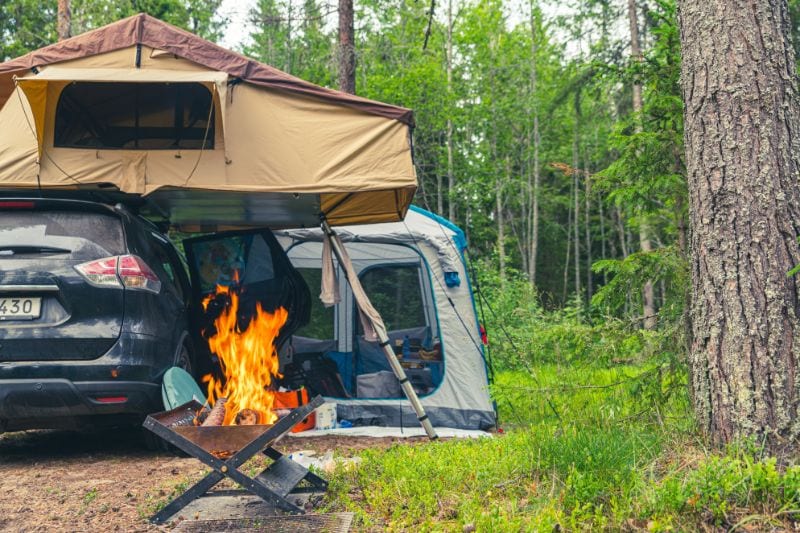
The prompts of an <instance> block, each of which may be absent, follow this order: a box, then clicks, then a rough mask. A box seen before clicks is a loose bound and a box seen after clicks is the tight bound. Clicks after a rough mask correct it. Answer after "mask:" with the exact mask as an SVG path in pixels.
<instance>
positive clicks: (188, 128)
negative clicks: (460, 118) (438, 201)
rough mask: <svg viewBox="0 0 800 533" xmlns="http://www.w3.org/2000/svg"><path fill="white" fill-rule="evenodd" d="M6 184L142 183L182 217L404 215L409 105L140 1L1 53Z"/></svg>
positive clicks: (200, 226)
mask: <svg viewBox="0 0 800 533" xmlns="http://www.w3.org/2000/svg"><path fill="white" fill-rule="evenodd" d="M0 106H2V109H0V188H17V187H25V188H67V189H75V188H90V189H91V188H101V189H104V190H119V191H122V192H124V193H128V194H134V195H142V196H144V197H145V198H147V199H148V201H149V204H150V206H151V207H152V208H153V209H154V210H155V211H156V212H159V213H160V214H162V215H163V216H165V217H167V218H169V219H170V220H171V222H172V223H173V224H175V225H177V226H179V227H181V228H183V229H185V230H189V231H209V230H214V229H221V228H226V227H232V226H239V227H241V226H263V225H269V226H271V227H297V226H310V225H314V226H316V225H318V224H319V214H320V213H322V214H324V215H325V216H326V217H327V219H328V221H329V222H330V223H331V224H332V225H338V224H352V223H371V222H383V221H394V220H401V219H402V218H403V216H405V213H406V210H407V208H408V205H409V204H410V202H411V199H412V197H413V195H414V192H415V190H416V186H417V180H416V175H415V171H414V166H413V162H412V155H411V138H410V131H411V127H412V125H413V116H412V113H411V111H410V110H408V109H404V108H400V107H395V106H391V105H388V104H383V103H380V102H374V101H370V100H367V99H364V98H360V97H357V96H354V95H350V94H345V93H341V92H338V91H334V90H331V89H326V88H323V87H319V86H316V85H314V84H311V83H308V82H306V81H303V80H300V79H298V78H295V77H292V76H290V75H288V74H285V73H283V72H281V71H279V70H277V69H275V68H273V67H270V66H268V65H264V64H262V63H258V62H256V61H253V60H251V59H248V58H246V57H244V56H241V55H239V54H236V53H234V52H230V51H228V50H225V49H223V48H221V47H219V46H217V45H215V44H213V43H210V42H208V41H205V40H203V39H201V38H199V37H197V36H195V35H193V34H191V33H188V32H185V31H183V30H180V29H178V28H175V27H174V26H171V25H169V24H166V23H164V22H161V21H159V20H157V19H154V18H152V17H149V16H147V15H144V14H141V15H136V16H134V17H130V18H127V19H124V20H122V21H119V22H117V23H114V24H110V25H108V26H105V27H103V28H100V29H97V30H94V31H91V32H88V33H85V34H82V35H79V36H77V37H73V38H72V39H68V40H65V41H62V42H59V43H56V44H53V45H51V46H48V47H45V48H42V49H39V50H36V51H33V52H31V53H29V54H27V55H25V56H22V57H20V58H17V59H13V60H11V61H8V62H5V63H0Z"/></svg>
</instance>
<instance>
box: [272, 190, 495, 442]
mask: <svg viewBox="0 0 800 533" xmlns="http://www.w3.org/2000/svg"><path fill="white" fill-rule="evenodd" d="M337 233H338V234H339V236H340V237H341V238H342V240H343V241H344V242H345V243H346V248H347V251H348V253H349V255H350V259H351V261H352V263H353V267H354V269H355V271H356V272H357V273H358V277H359V279H360V281H361V283H362V285H363V286H364V289H365V291H366V293H367V296H369V298H370V300H371V301H372V303H373V304H374V306H375V307H376V308H377V310H378V311H379V313H380V315H381V316H382V317H383V320H384V322H385V324H386V327H387V329H388V333H389V339H390V341H391V342H392V345H393V346H394V348H395V352H396V353H397V354H398V355H399V357H400V360H401V361H402V364H403V366H404V367H405V372H406V374H407V375H408V377H409V379H410V380H411V381H412V384H413V385H414V389H415V391H416V392H417V394H418V395H419V396H420V399H421V401H422V404H423V406H424V408H425V412H426V413H427V414H428V416H429V417H430V419H431V421H432V422H433V425H434V426H437V427H451V428H461V429H487V428H490V427H492V426H493V425H494V423H495V412H494V408H493V406H492V401H491V399H490V397H489V390H488V385H489V383H488V377H487V370H486V365H485V364H484V359H483V355H484V354H483V346H482V343H481V335H480V330H479V326H478V321H477V315H476V311H475V307H474V302H473V295H472V289H471V286H470V283H469V278H468V274H467V270H466V265H465V262H464V259H463V255H462V254H463V250H464V248H465V247H466V239H465V238H464V234H463V232H462V231H461V230H460V229H458V228H457V227H456V226H455V225H453V224H452V223H450V222H448V221H446V220H444V219H441V218H439V217H437V216H436V215H433V214H432V213H429V212H428V211H425V210H423V209H420V208H417V207H415V206H412V207H411V210H410V211H409V212H408V215H407V216H406V219H405V221H404V222H397V223H385V224H370V225H359V226H345V227H340V228H337ZM277 237H278V240H279V241H280V242H281V244H282V245H283V246H284V248H285V249H286V250H287V253H288V255H289V259H290V260H291V261H292V263H293V264H294V265H295V267H296V268H297V269H298V270H299V271H300V272H301V274H302V275H303V276H304V277H305V279H306V282H307V283H308V285H309V287H310V288H311V291H312V293H314V292H319V291H320V280H321V270H320V269H321V264H322V261H321V259H320V256H321V251H322V246H323V233H322V231H320V230H316V229H298V230H282V231H278V232H277ZM337 274H338V275H337V280H338V284H339V292H340V302H339V303H338V304H336V305H335V306H334V307H331V308H325V307H323V306H322V305H321V304H320V303H319V300H315V301H314V302H313V304H312V310H311V321H310V323H309V324H308V325H307V326H305V327H303V328H301V329H300V330H298V331H297V332H295V334H294V335H293V337H292V338H291V339H290V341H289V342H288V343H287V344H286V345H285V346H284V349H283V350H282V353H281V362H282V365H283V369H284V375H285V376H286V378H287V379H289V380H297V384H303V385H305V386H307V387H309V388H310V389H312V392H314V393H322V394H324V395H325V396H328V397H333V398H335V400H334V401H335V402H336V404H337V410H338V416H339V418H340V419H343V420H349V421H351V422H353V423H354V424H356V425H378V426H413V425H415V424H416V423H417V421H416V417H415V414H414V411H413V410H412V409H411V407H410V405H409V402H408V401H407V400H405V399H404V398H402V393H401V392H400V388H399V385H398V382H397V378H396V377H395V376H394V375H392V374H391V373H390V371H389V370H390V369H389V365H388V362H387V360H386V357H385V355H384V353H383V352H382V351H381V350H380V349H379V348H378V346H377V345H376V344H375V343H373V342H368V341H366V340H365V335H364V332H363V330H362V328H361V325H360V323H359V317H358V313H357V312H356V311H355V303H354V301H353V294H352V292H351V291H350V287H349V285H348V284H347V282H346V280H345V276H344V275H343V273H342V272H341V271H338V272H337Z"/></svg>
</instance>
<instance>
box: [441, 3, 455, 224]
mask: <svg viewBox="0 0 800 533" xmlns="http://www.w3.org/2000/svg"><path fill="white" fill-rule="evenodd" d="M447 106H448V108H449V109H451V110H452V109H453V108H454V106H453V0H448V1H447ZM454 187H455V183H454V180H453V117H452V111H451V112H450V113H448V114H447V218H449V219H450V221H451V222H453V223H455V222H456V204H455V197H454V195H453V188H454ZM439 214H440V215H441V214H443V213H442V212H441V211H440V212H439Z"/></svg>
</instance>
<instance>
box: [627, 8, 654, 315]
mask: <svg viewBox="0 0 800 533" xmlns="http://www.w3.org/2000/svg"><path fill="white" fill-rule="evenodd" d="M628 22H629V23H630V32H631V58H632V59H633V61H634V62H635V63H641V62H642V47H641V44H640V42H639V18H638V17H637V15H636V0H628ZM632 90H633V114H634V115H635V120H634V124H635V126H634V128H635V130H636V133H641V132H642V118H641V115H642V109H643V108H644V101H643V100H642V84H641V83H639V82H638V81H634V83H633V88H632ZM639 246H640V248H641V250H642V251H643V252H645V253H646V252H650V251H652V250H653V246H652V244H651V243H650V236H649V230H648V227H647V219H646V217H645V216H642V217H641V220H640V221H639ZM642 314H643V315H644V321H643V322H642V324H643V325H644V327H645V329H652V328H654V327H655V326H656V306H655V295H654V293H653V283H652V282H651V281H646V282H645V283H644V286H643V287H642Z"/></svg>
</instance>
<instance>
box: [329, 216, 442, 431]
mask: <svg viewBox="0 0 800 533" xmlns="http://www.w3.org/2000/svg"><path fill="white" fill-rule="evenodd" d="M320 225H321V227H322V231H323V232H325V236H326V238H327V239H328V241H329V242H330V245H331V249H332V250H333V253H334V255H335V256H336V260H337V261H339V266H341V267H342V269H343V270H344V271H345V273H346V274H347V282H348V283H349V284H350V287H351V288H352V289H353V294H354V295H355V294H357V293H359V292H360V293H362V294H364V291H363V287H362V286H361V280H359V279H358V275H357V274H356V272H355V270H354V269H353V265H352V264H351V263H350V259H349V257H348V256H347V252H346V251H345V250H344V248H343V247H342V246H341V244H340V241H339V240H338V239H337V238H336V232H334V231H333V228H331V225H330V224H328V221H327V219H325V218H324V217H322V218H321V222H320ZM364 300H365V301H360V300H359V298H356V304H357V305H358V308H359V309H360V310H361V311H362V313H363V314H364V316H366V317H367V319H368V320H369V321H370V322H371V323H372V327H373V329H374V330H375V333H377V335H378V345H379V346H380V347H381V349H382V350H383V353H384V355H386V359H387V360H388V361H389V366H391V367H392V371H393V372H394V375H395V376H397V379H398V380H399V381H400V386H401V387H402V389H403V392H404V393H405V395H406V398H408V401H409V402H410V403H411V407H413V409H414V412H416V413H417V420H419V423H420V424H421V425H422V428H423V429H424V430H425V433H427V434H428V438H430V439H431V440H435V439H438V438H439V436H438V435H437V434H436V430H435V429H433V425H432V424H431V421H430V419H429V418H428V415H427V414H425V408H424V407H422V402H420V401H419V396H417V393H416V391H414V387H412V386H411V382H410V381H409V380H408V376H407V375H406V371H405V370H404V369H403V367H402V365H400V361H398V360H397V356H396V355H395V353H394V350H393V349H392V346H391V343H390V342H389V335H388V334H387V333H386V327H385V326H384V324H383V322H382V319H381V320H380V321H377V320H375V318H374V317H373V315H374V316H378V317H379V318H380V315H378V312H377V310H375V308H374V307H373V305H372V303H371V302H370V301H369V297H367V296H366V294H364ZM369 308H371V310H372V311H374V313H370V312H368V311H367V310H368V309H369ZM402 419H403V410H402V409H400V420H401V422H402Z"/></svg>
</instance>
